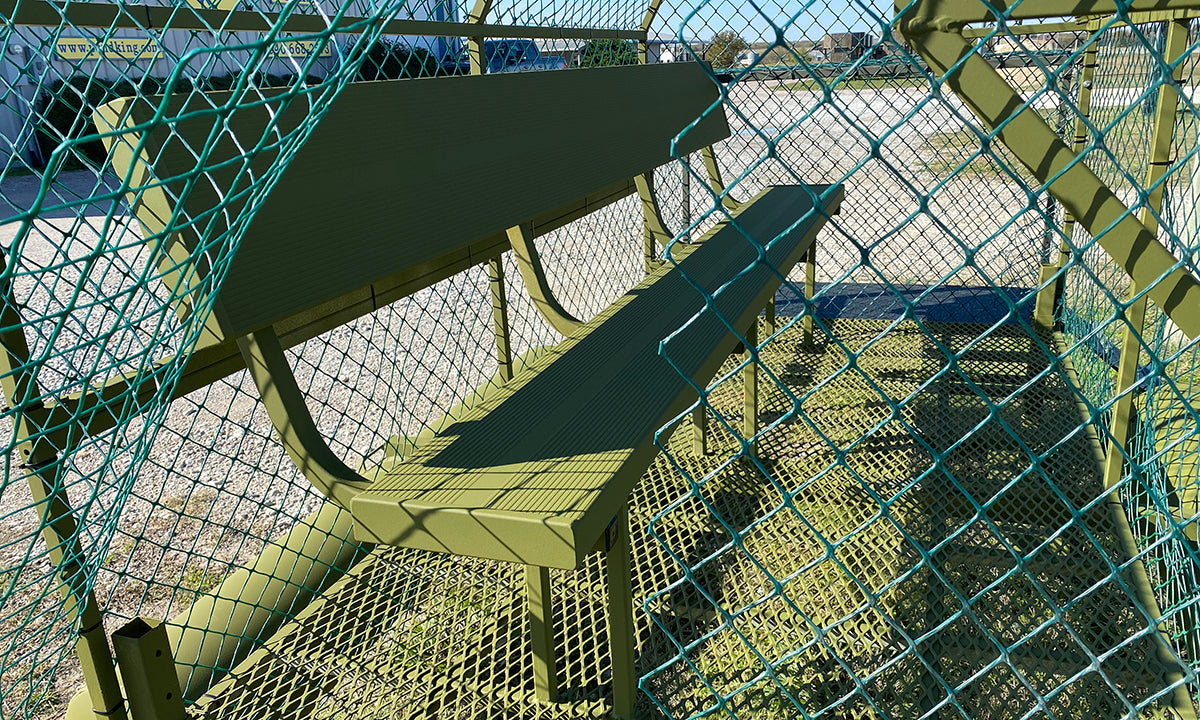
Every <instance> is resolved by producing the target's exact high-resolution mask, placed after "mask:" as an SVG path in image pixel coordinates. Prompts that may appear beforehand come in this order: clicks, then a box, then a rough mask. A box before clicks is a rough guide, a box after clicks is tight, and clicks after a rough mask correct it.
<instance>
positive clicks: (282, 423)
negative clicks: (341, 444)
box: [238, 328, 370, 508]
mask: <svg viewBox="0 0 1200 720" xmlns="http://www.w3.org/2000/svg"><path fill="white" fill-rule="evenodd" d="M238 347H239V348H241V351H242V357H243V358H244V359H245V361H246V367H247V368H248V369H249V371H250V376H251V377H252V378H254V384H255V385H257V386H258V392H259V395H261V396H262V400H263V404H264V405H265V406H266V408H267V414H268V415H269V416H270V418H271V424H272V425H274V426H275V431H276V432H278V433H279V436H280V439H281V440H282V442H283V447H284V448H285V449H286V450H287V453H288V455H289V456H290V457H291V458H292V462H294V463H296V467H298V468H299V469H300V472H302V473H304V476H305V477H306V478H308V481H309V482H311V483H312V484H313V485H314V486H316V488H317V489H318V490H320V491H321V492H322V493H324V494H325V496H326V497H328V498H329V499H330V500H333V501H334V502H336V503H337V504H339V505H341V506H342V507H344V508H349V507H350V501H351V500H352V499H353V498H354V496H355V495H357V494H358V493H360V492H362V491H363V490H364V489H366V488H367V487H369V486H370V482H369V481H368V480H367V479H366V478H364V477H363V476H361V475H359V474H358V473H356V472H354V471H353V470H351V469H350V468H349V467H347V465H346V464H345V463H343V462H342V461H341V459H340V458H338V457H337V455H336V454H335V453H334V452H333V450H332V449H331V448H330V447H329V445H328V443H326V442H325V438H323V437H321V433H320V432H319V431H318V430H317V425H316V423H315V422H313V419H312V414H311V413H309V411H308V405H307V404H305V402H304V394H303V393H302V392H300V388H299V386H298V385H297V384H296V376H295V375H293V374H292V368H291V365H290V364H289V363H288V361H287V356H286V355H284V352H283V346H282V345H281V344H280V342H279V337H278V336H277V335H276V334H275V331H274V330H273V329H271V328H266V329H264V330H258V331H255V332H253V333H250V334H249V335H246V336H244V337H241V338H238Z"/></svg>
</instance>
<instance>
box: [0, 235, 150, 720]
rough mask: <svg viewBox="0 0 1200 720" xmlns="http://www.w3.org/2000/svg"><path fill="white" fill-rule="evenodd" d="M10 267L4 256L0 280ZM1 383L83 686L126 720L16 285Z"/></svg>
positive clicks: (5, 291)
mask: <svg viewBox="0 0 1200 720" xmlns="http://www.w3.org/2000/svg"><path fill="white" fill-rule="evenodd" d="M6 271H7V262H6V260H5V257H4V255H3V254H0V275H6V274H7V273H6ZM0 293H2V297H0V302H2V303H3V308H2V309H0V386H2V388H3V392H4V396H5V399H6V401H7V402H8V405H9V407H11V408H14V409H15V413H14V415H13V422H14V424H15V425H16V428H15V430H16V433H15V434H16V436H17V452H18V453H19V455H20V458H21V465H22V468H23V469H24V470H25V471H26V472H27V475H26V480H27V481H28V483H29V490H30V493H31V494H32V496H33V502H34V505H35V506H36V507H37V508H38V515H39V517H40V519H41V525H42V538H43V540H44V541H45V543H46V549H47V554H48V555H49V558H50V562H51V563H52V564H53V565H54V567H55V573H56V574H57V575H58V581H59V591H60V593H61V594H62V596H63V599H64V601H65V606H64V609H65V610H66V614H67V616H68V617H70V618H71V620H72V624H73V625H74V626H75V627H76V628H77V634H78V636H77V638H76V641H75V654H76V655H77V656H78V658H79V665H80V669H81V670H82V672H83V681H84V685H85V686H86V688H87V691H88V695H89V697H90V698H91V706H92V713H93V714H94V716H95V717H97V718H105V719H106V720H124V718H125V717H126V714H125V698H124V697H123V696H122V694H121V688H120V685H119V684H118V682H117V672H116V664H115V661H114V660H113V656H112V653H111V651H110V650H109V646H108V637H107V636H106V634H105V632H104V620H103V617H102V615H101V613H100V606H99V603H97V602H96V595H95V593H94V592H93V591H92V589H91V588H89V587H88V582H87V577H86V573H85V570H84V564H83V559H84V557H85V556H84V554H83V549H82V547H81V546H80V544H79V535H78V529H79V528H78V523H77V521H76V519H75V514H74V512H73V511H72V509H71V506H70V503H69V502H68V499H67V495H66V488H65V487H64V486H63V482H62V463H63V459H62V455H60V450H61V451H62V452H64V453H68V452H69V451H70V449H69V448H56V447H54V446H53V445H51V443H50V442H49V441H48V440H47V438H46V437H45V434H46V433H47V432H48V427H47V421H48V419H49V415H50V413H49V410H48V409H47V408H46V406H45V405H44V404H43V402H42V400H41V399H40V398H39V392H38V390H37V377H36V374H35V372H34V371H33V370H31V363H30V352H29V345H28V342H27V341H26V339H25V331H24V324H23V323H22V321H21V316H20V314H19V313H18V311H17V305H16V302H15V299H14V298H13V296H12V286H11V280H10V279H9V278H8V277H5V280H4V281H3V287H2V288H0Z"/></svg>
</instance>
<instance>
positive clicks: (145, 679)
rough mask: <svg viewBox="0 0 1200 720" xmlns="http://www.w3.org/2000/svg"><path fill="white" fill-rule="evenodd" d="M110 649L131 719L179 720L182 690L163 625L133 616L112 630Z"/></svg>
mask: <svg viewBox="0 0 1200 720" xmlns="http://www.w3.org/2000/svg"><path fill="white" fill-rule="evenodd" d="M113 649H114V650H116V652H117V664H118V665H119V666H120V669H121V679H122V680H124V681H125V692H126V694H128V695H129V714H130V716H131V717H132V719H133V720H183V718H184V717H185V713H184V710H183V693H182V692H181V691H180V688H179V678H178V676H176V674H175V661H174V660H173V659H172V658H171V645H170V643H169V642H168V641H167V629H166V626H165V625H163V624H161V623H156V624H153V625H151V624H150V623H147V622H146V621H145V620H143V619H141V618H134V619H133V620H132V621H130V622H129V623H126V625H125V626H124V627H122V628H121V629H120V630H118V631H116V632H115V633H113Z"/></svg>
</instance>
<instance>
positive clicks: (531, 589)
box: [525, 565, 558, 702]
mask: <svg viewBox="0 0 1200 720" xmlns="http://www.w3.org/2000/svg"><path fill="white" fill-rule="evenodd" d="M525 606H526V610H527V612H526V615H527V617H528V618H529V637H530V641H531V645H532V646H533V648H532V649H533V652H532V653H531V655H532V660H533V690H534V693H535V695H536V696H537V699H538V700H541V701H543V702H557V701H558V663H557V660H556V658H555V656H554V606H553V605H552V601H551V597H550V569H549V568H544V567H537V566H535V565H526V566H525Z"/></svg>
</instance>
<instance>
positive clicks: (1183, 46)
mask: <svg viewBox="0 0 1200 720" xmlns="http://www.w3.org/2000/svg"><path fill="white" fill-rule="evenodd" d="M1190 25H1191V22H1190V21H1189V20H1172V21H1171V22H1170V23H1168V25H1167V38H1166V46H1165V48H1164V51H1163V53H1164V56H1163V62H1165V63H1166V64H1168V65H1170V64H1172V63H1175V62H1176V61H1178V60H1179V58H1180V57H1181V56H1182V55H1183V53H1184V52H1185V51H1186V50H1187V45H1188V28H1189V26H1190ZM1182 72H1183V64H1182V63H1180V64H1179V65H1177V66H1176V67H1175V83H1176V84H1169V83H1164V84H1163V85H1162V86H1161V87H1160V88H1159V91H1158V105H1157V107H1156V108H1155V113H1154V132H1153V134H1152V135H1151V138H1150V158H1149V162H1148V163H1147V165H1146V177H1145V180H1144V181H1143V184H1142V187H1146V188H1152V190H1151V191H1150V194H1149V195H1148V196H1147V198H1146V207H1145V208H1143V210H1142V224H1143V225H1145V226H1146V228H1147V229H1148V230H1149V231H1150V232H1152V233H1155V234H1156V235H1157V233H1158V213H1159V212H1160V211H1161V210H1162V202H1163V191H1164V189H1165V187H1164V186H1163V185H1160V184H1159V181H1160V180H1161V179H1162V176H1163V173H1164V172H1166V169H1167V165H1168V164H1169V163H1170V160H1171V149H1172V145H1173V143H1174V139H1175V114H1176V112H1177V111H1178V109H1179V93H1178V91H1177V90H1176V88H1177V87H1178V84H1177V83H1179V82H1181V80H1182ZM1156 185H1157V187H1156ZM1139 290H1140V288H1139V287H1138V285H1137V284H1136V283H1135V284H1133V285H1132V286H1131V287H1130V288H1129V295H1128V298H1127V300H1128V301H1129V304H1128V306H1126V308H1125V313H1124V317H1125V323H1126V325H1125V328H1124V330H1123V331H1122V336H1121V358H1120V360H1118V361H1117V383H1116V387H1115V388H1114V389H1113V392H1114V394H1115V395H1116V402H1115V403H1113V408H1112V422H1111V425H1110V426H1109V433H1110V435H1111V437H1110V439H1109V445H1108V453H1107V455H1106V457H1105V459H1104V487H1105V488H1106V489H1109V488H1115V487H1116V486H1117V484H1118V483H1119V482H1120V481H1121V476H1122V475H1123V474H1124V472H1125V458H1126V457H1128V456H1129V455H1130V453H1131V451H1132V448H1130V447H1129V436H1130V434H1131V433H1130V430H1131V428H1130V422H1131V421H1132V419H1133V401H1134V396H1135V393H1134V392H1132V391H1131V388H1132V387H1133V384H1134V383H1135V382H1136V380H1137V368H1138V360H1139V359H1140V357H1141V354H1142V342H1143V341H1142V333H1143V332H1144V330H1145V324H1146V295H1145V294H1142V293H1140V292H1139Z"/></svg>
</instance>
